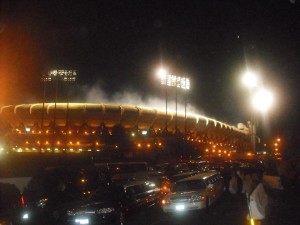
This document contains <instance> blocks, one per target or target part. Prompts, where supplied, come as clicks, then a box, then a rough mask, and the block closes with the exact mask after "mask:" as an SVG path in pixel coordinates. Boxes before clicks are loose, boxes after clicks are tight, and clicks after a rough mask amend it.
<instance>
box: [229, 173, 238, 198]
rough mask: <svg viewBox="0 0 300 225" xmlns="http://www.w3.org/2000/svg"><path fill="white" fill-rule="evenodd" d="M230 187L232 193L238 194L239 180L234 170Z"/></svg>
mask: <svg viewBox="0 0 300 225" xmlns="http://www.w3.org/2000/svg"><path fill="white" fill-rule="evenodd" d="M228 189H229V192H230V193H231V194H236V193H237V192H238V180H237V175H236V173H235V171H234V170H233V171H232V172H231V179H230V181H229V185H228Z"/></svg>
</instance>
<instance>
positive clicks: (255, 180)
mask: <svg viewBox="0 0 300 225" xmlns="http://www.w3.org/2000/svg"><path fill="white" fill-rule="evenodd" d="M251 180H252V183H251V186H250V188H249V189H248V190H247V191H246V196H247V200H248V201H247V202H248V207H249V217H250V219H253V220H254V221H255V224H256V225H261V224H262V221H263V220H264V219H265V218H266V215H267V206H268V195H267V194H266V192H265V189H264V186H263V183H262V181H261V178H260V177H259V174H257V173H253V174H252V175H251Z"/></svg>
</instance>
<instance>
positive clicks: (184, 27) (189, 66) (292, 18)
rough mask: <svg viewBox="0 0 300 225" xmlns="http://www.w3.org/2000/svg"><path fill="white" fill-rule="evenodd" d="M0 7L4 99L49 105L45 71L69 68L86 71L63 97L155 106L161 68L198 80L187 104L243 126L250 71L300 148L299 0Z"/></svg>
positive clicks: (273, 124) (275, 121)
mask: <svg viewBox="0 0 300 225" xmlns="http://www.w3.org/2000/svg"><path fill="white" fill-rule="evenodd" d="M0 10H1V11H0V16H1V17H0V87H1V89H0V105H7V104H22V103H36V102H41V101H42V99H43V98H42V96H43V95H42V93H43V85H42V83H41V81H40V77H41V75H42V74H43V73H45V72H47V71H48V70H50V69H60V68H61V69H76V70H77V71H78V78H77V82H76V83H75V84H72V85H69V88H68V90H69V91H68V93H69V94H65V91H63V90H61V89H63V88H62V87H60V94H59V96H60V97H59V98H60V100H61V101H66V96H67V95H68V96H69V99H70V101H71V102H120V103H122V104H125V103H128V104H137V105H140V104H146V105H149V106H151V107H156V106H157V105H156V104H155V102H157V101H161V102H160V103H157V104H160V105H161V104H163V102H164V92H163V90H162V87H161V86H160V83H159V80H158V79H157V77H156V74H155V73H156V70H157V68H158V67H159V66H160V65H163V66H165V67H167V68H168V69H169V71H170V73H172V74H176V75H184V76H188V77H189V78H190V79H191V90H190V91H189V95H188V102H189V103H188V104H189V109H193V111H195V112H197V113H200V114H203V115H205V116H208V117H211V118H215V119H217V120H220V121H222V122H227V123H229V124H233V125H235V124H236V123H238V122H243V123H245V122H246V121H247V120H249V115H250V111H251V108H250V106H249V104H250V103H249V101H250V100H249V93H248V92H247V90H246V89H245V87H243V86H242V84H241V82H240V79H241V74H242V72H243V71H245V70H246V68H250V69H252V70H254V71H256V72H258V73H259V74H260V75H261V79H262V80H263V84H264V86H266V87H268V88H269V89H271V90H272V91H273V92H274V94H275V97H276V101H275V104H274V106H273V108H272V110H271V111H270V112H269V113H268V117H267V118H268V121H269V123H268V130H269V131H270V132H271V133H272V135H285V139H286V140H287V142H291V143H293V147H295V146H300V144H299V143H298V142H299V141H300V140H299V139H300V138H299V137H298V136H299V133H300V132H299V131H300V128H298V127H299V126H300V123H299V122H298V121H299V116H300V114H299V107H298V105H299V103H300V101H299V97H300V93H299V92H300V91H299V88H298V86H299V84H300V82H299V76H300V1H297V0H248V1H247V0H226V1H225V0H198V1H193V0H191V1H188V0H185V1H179V0H178V1H177V0H172V1H171V0H159V1H158V0H123V1H122V0H107V1H92V0H90V1H83V0H82V1H79V0H77V1H72V0H51V1H45V0H30V1H28V0H19V1H17V0H2V1H1V8H0ZM65 86H66V85H65ZM70 86H71V88H70ZM49 93H50V91H49V92H48V100H49V101H50V100H51V96H50V94H49ZM170 94H171V93H170ZM153 99H154V100H153ZM52 101H53V100H52ZM170 101H174V96H172V95H171V96H170ZM181 101H182V99H181V98H180V97H179V102H180V103H182V102H181ZM258 117H260V115H258ZM264 118H265V117H264Z"/></svg>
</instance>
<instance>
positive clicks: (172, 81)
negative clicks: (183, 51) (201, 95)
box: [158, 68, 190, 132]
mask: <svg viewBox="0 0 300 225" xmlns="http://www.w3.org/2000/svg"><path fill="white" fill-rule="evenodd" d="M158 75H159V77H160V81H161V85H165V87H166V118H167V113H168V107H167V106H168V95H167V87H175V88H176V89H175V94H176V106H175V107H176V108H175V112H176V116H175V119H176V120H175V123H176V124H175V132H177V130H178V124H177V111H178V110H177V103H178V101H177V97H178V96H177V95H178V94H177V90H178V89H183V90H185V91H186V90H189V89H190V79H189V78H187V77H184V76H177V75H172V74H168V73H167V71H166V70H165V69H163V68H160V69H159V70H158ZM185 120H186V96H185ZM166 128H167V119H166Z"/></svg>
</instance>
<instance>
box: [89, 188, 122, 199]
mask: <svg viewBox="0 0 300 225" xmlns="http://www.w3.org/2000/svg"><path fill="white" fill-rule="evenodd" d="M116 198H117V196H116V193H115V192H114V190H111V189H99V190H97V191H96V192H95V193H94V194H92V195H91V197H90V200H91V201H93V202H104V201H112V200H115V199H116Z"/></svg>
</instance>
